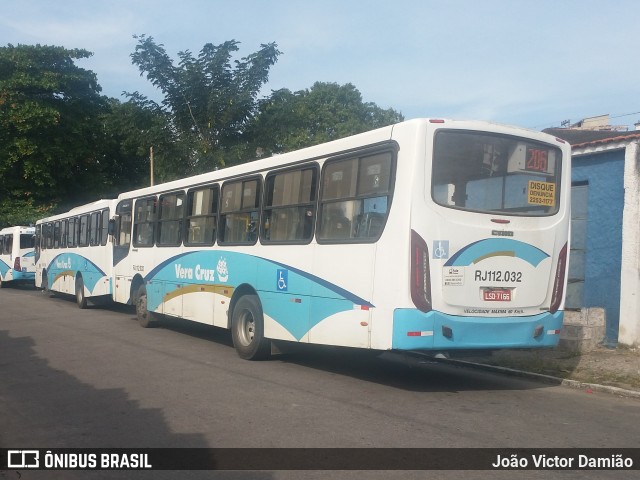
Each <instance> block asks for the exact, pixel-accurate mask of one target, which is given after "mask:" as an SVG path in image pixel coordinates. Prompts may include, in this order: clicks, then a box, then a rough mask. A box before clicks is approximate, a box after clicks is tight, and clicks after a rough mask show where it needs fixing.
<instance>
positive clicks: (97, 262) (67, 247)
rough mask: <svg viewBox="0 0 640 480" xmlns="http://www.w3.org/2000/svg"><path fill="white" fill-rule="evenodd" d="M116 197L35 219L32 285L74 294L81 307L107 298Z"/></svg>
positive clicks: (110, 292) (111, 264)
mask: <svg viewBox="0 0 640 480" xmlns="http://www.w3.org/2000/svg"><path fill="white" fill-rule="evenodd" d="M115 203H116V202H115V200H98V201H97V202H94V203H90V204H88V205H83V206H80V207H77V208H74V209H72V210H70V211H69V212H66V213H63V214H60V215H55V216H51V217H48V218H43V219H41V220H38V221H37V222H36V262H35V263H36V269H35V284H36V287H38V288H42V289H43V290H44V291H45V292H51V293H62V294H68V295H75V297H76V301H77V303H78V306H79V307H80V308H85V307H86V306H87V299H91V300H92V301H96V302H98V301H102V300H110V299H111V298H112V297H113V292H112V285H113V282H112V266H113V261H112V252H113V248H112V242H111V240H112V238H111V236H110V235H109V220H110V219H111V216H112V215H113V213H114V209H115Z"/></svg>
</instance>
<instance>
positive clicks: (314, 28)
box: [0, 0, 640, 130]
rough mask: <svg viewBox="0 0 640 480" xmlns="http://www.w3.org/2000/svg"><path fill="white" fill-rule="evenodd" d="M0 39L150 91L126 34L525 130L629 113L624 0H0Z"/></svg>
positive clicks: (420, 112)
mask: <svg viewBox="0 0 640 480" xmlns="http://www.w3.org/2000/svg"><path fill="white" fill-rule="evenodd" d="M1 5H2V14H1V16H0V47H4V46H6V45H8V44H12V45H18V44H24V45H36V44H40V45H56V46H63V47H66V48H83V49H86V50H89V51H90V52H93V56H92V57H91V58H89V59H84V60H78V61H77V62H76V63H77V65H79V66H81V67H82V68H86V69H89V70H92V71H93V72H95V73H96V75H97V77H98V83H99V84H100V85H101V87H102V94H103V95H107V96H109V97H115V98H119V99H121V100H123V101H124V100H125V99H126V98H125V97H123V96H122V92H123V91H127V92H135V91H139V92H140V93H142V94H144V95H146V96H148V97H150V98H152V99H154V100H157V101H159V100H161V99H162V96H161V94H160V92H159V91H158V90H156V89H155V87H153V86H152V85H151V83H150V82H149V81H148V80H147V79H146V78H145V77H141V76H140V72H139V71H138V69H137V67H136V66H134V65H133V64H132V63H131V58H130V55H131V53H133V52H134V50H135V46H136V39H135V38H133V36H134V35H141V34H146V35H147V36H151V37H153V38H154V40H155V41H156V43H159V44H163V45H164V46H165V49H166V50H167V52H168V53H169V54H170V55H171V56H172V57H173V58H174V59H176V63H177V53H178V52H180V51H185V50H189V51H191V52H192V53H193V54H194V55H197V54H198V53H199V52H200V50H201V49H202V47H203V46H204V45H205V44H207V43H212V44H214V45H219V44H221V43H223V42H225V41H227V40H236V41H238V42H240V50H239V52H238V57H237V58H238V59H239V58H240V57H245V56H248V55H250V54H252V53H254V52H256V51H257V50H258V49H259V48H260V45H261V44H266V43H270V42H275V43H277V45H278V49H279V50H280V51H281V52H282V55H281V56H280V57H279V59H278V62H277V63H276V64H275V65H274V66H273V67H272V68H271V70H270V74H269V81H268V83H267V84H266V86H265V88H264V89H263V92H262V96H268V95H269V94H270V92H271V91H272V90H278V89H281V88H287V89H289V90H291V91H298V90H303V89H308V88H310V87H311V86H312V85H313V84H314V83H315V82H317V81H320V82H335V83H338V84H340V85H343V84H346V83H351V84H353V85H354V86H355V87H356V88H357V89H358V90H359V91H360V93H361V94H362V97H363V100H364V101H365V102H373V103H375V104H376V105H378V106H379V107H382V108H393V109H395V110H397V111H399V112H400V113H402V114H403V115H404V117H405V118H406V119H411V118H417V117H436V118H453V119H474V120H489V121H494V122H499V123H506V124H512V125H518V126H522V127H527V128H531V129H535V130H541V129H543V128H547V127H554V126H556V127H557V126H560V124H561V122H563V121H565V120H569V121H570V122H577V121H579V120H581V119H583V118H586V117H591V116H597V115H603V114H609V115H610V118H611V123H612V124H615V125H628V126H629V128H630V129H633V128H634V127H633V125H634V123H636V122H638V121H639V120H640V95H638V93H639V90H640V62H638V60H637V55H636V53H635V48H636V45H637V40H638V25H639V21H640V2H639V1H636V0H614V1H610V2H603V1H600V0H393V1H389V0H382V1H381V0H262V1H260V0H227V1H222V0H179V1H177V0H169V1H167V0H90V1H88V0H56V1H55V2H54V1H53V0H2V1H1Z"/></svg>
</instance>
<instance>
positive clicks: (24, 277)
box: [7, 270, 36, 283]
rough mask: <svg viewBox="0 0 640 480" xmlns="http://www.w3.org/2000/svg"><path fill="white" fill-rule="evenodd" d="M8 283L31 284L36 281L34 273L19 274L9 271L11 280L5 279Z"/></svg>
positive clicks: (19, 272)
mask: <svg viewBox="0 0 640 480" xmlns="http://www.w3.org/2000/svg"><path fill="white" fill-rule="evenodd" d="M7 280H8V281H11V282H14V283H33V282H35V280H36V273H35V272H21V271H19V270H12V271H11V278H8V279H7Z"/></svg>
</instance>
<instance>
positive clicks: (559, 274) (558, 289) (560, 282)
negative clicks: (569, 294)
mask: <svg viewBox="0 0 640 480" xmlns="http://www.w3.org/2000/svg"><path fill="white" fill-rule="evenodd" d="M567 245H568V243H565V244H564V247H562V250H560V255H558V266H557V268H556V277H555V281H554V283H553V296H552V297H551V306H550V307H549V311H550V312H551V313H556V312H557V311H558V309H559V308H560V304H561V303H562V299H563V295H562V294H563V291H564V274H565V271H566V268H567Z"/></svg>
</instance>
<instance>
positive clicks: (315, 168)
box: [259, 162, 322, 245]
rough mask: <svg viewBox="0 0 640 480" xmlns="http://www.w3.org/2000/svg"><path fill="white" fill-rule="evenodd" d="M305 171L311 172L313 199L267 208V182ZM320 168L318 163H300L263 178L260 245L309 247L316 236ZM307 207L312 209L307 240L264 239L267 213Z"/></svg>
mask: <svg viewBox="0 0 640 480" xmlns="http://www.w3.org/2000/svg"><path fill="white" fill-rule="evenodd" d="M305 170H311V171H312V172H313V177H312V182H313V184H312V188H313V198H312V200H311V201H309V202H302V203H295V204H289V205H285V206H275V207H274V206H267V196H268V195H269V182H270V180H271V179H272V178H273V179H274V180H275V177H276V176H278V175H282V174H287V173H290V172H295V171H300V172H304V171H305ZM321 183H322V181H321V168H320V165H319V164H318V162H310V163H302V164H298V165H295V166H292V167H287V168H282V169H277V170H271V171H268V172H267V173H266V175H265V178H264V185H263V188H262V204H261V208H260V233H259V238H260V243H261V244H264V245H309V244H310V243H311V242H312V241H313V239H314V237H315V234H316V226H317V225H316V221H317V218H318V206H319V204H318V202H319V199H320V187H321ZM305 206H308V207H309V208H311V209H312V216H311V232H310V234H309V238H305V239H301V240H271V239H270V238H266V232H265V230H266V227H265V222H266V218H267V212H270V211H274V210H279V209H287V208H291V209H293V208H303V207H305Z"/></svg>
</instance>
